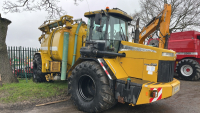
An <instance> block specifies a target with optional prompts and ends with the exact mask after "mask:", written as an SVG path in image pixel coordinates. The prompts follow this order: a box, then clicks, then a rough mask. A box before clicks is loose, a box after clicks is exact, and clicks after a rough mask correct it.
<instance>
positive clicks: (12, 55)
mask: <svg viewBox="0 0 200 113" xmlns="http://www.w3.org/2000/svg"><path fill="white" fill-rule="evenodd" d="M38 51H39V49H37V48H30V47H21V46H20V47H15V46H8V47H7V52H8V58H9V60H10V65H11V67H12V71H13V74H14V76H16V77H20V78H25V77H27V78H31V77H32V74H33V56H34V54H35V53H36V52H38Z"/></svg>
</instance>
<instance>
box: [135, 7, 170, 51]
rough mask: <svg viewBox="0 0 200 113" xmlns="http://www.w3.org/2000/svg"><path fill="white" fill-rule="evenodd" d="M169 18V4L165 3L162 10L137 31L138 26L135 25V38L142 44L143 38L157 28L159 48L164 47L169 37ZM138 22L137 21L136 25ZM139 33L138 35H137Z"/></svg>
mask: <svg viewBox="0 0 200 113" xmlns="http://www.w3.org/2000/svg"><path fill="white" fill-rule="evenodd" d="M170 18H171V5H170V4H165V5H164V10H163V11H162V12H161V13H160V14H158V16H157V17H154V18H153V19H152V20H151V21H150V22H149V23H148V24H147V25H146V26H145V27H144V28H143V29H142V31H141V32H140V33H139V27H136V32H135V36H136V38H135V40H136V41H137V40H139V41H138V43H140V44H143V43H144V41H145V39H146V38H147V37H148V36H149V35H150V34H151V33H153V32H154V31H156V30H159V31H160V34H159V48H166V46H167V40H168V38H169V35H170V32H169V25H170ZM138 24H139V22H137V25H136V26H138ZM138 34H139V37H138ZM136 43H137V42H136Z"/></svg>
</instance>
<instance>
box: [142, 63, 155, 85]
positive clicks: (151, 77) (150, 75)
mask: <svg viewBox="0 0 200 113" xmlns="http://www.w3.org/2000/svg"><path fill="white" fill-rule="evenodd" d="M149 64H150V65H149ZM151 64H157V65H156V66H155V65H151ZM143 69H144V71H143V77H142V79H143V80H148V81H152V82H157V76H158V71H157V70H158V60H147V59H144V64H143Z"/></svg>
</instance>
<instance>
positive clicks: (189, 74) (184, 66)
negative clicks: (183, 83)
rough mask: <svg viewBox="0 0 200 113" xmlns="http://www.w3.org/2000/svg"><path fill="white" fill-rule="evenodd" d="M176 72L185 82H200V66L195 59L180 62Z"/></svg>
mask: <svg viewBox="0 0 200 113" xmlns="http://www.w3.org/2000/svg"><path fill="white" fill-rule="evenodd" d="M176 72H177V74H178V76H179V77H180V78H182V79H184V80H199V78H200V65H199V63H198V62H197V61H195V60H193V59H183V60H181V61H179V62H178V64H177V66H176Z"/></svg>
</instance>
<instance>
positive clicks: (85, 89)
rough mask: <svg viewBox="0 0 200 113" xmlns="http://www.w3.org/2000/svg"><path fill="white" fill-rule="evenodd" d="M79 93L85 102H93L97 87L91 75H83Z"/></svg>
mask: <svg viewBox="0 0 200 113" xmlns="http://www.w3.org/2000/svg"><path fill="white" fill-rule="evenodd" d="M78 84H79V85H78V92H79V94H80V96H81V97H82V98H83V99H84V100H85V101H91V100H93V99H94V97H95V94H96V85H95V82H94V80H93V79H92V78H91V77H90V76H89V75H83V76H81V77H80V79H79V82H78Z"/></svg>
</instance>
